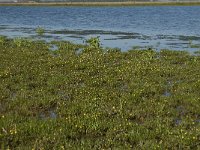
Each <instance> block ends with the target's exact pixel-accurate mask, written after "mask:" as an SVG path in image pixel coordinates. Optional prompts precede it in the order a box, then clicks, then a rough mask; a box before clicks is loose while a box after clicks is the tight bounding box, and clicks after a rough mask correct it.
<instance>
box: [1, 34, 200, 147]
mask: <svg viewBox="0 0 200 150" xmlns="http://www.w3.org/2000/svg"><path fill="white" fill-rule="evenodd" d="M52 44H53V45H57V48H58V49H54V50H50V49H52V47H51V45H52ZM199 54H200V53H199V52H196V53H195V54H191V53H188V52H186V51H172V50H162V51H160V52H156V51H153V50H151V49H149V50H136V49H135V50H128V51H126V52H121V51H120V50H119V49H102V48H101V47H100V45H99V42H98V39H96V38H93V39H90V40H89V41H88V42H87V44H86V45H76V44H72V43H69V42H62V41H60V42H52V43H45V42H41V41H30V40H24V39H14V40H12V39H7V38H3V37H1V38H0V83H1V84H0V114H1V115H0V117H1V119H0V145H1V149H6V148H10V149H200V142H199V141H200V93H199V89H200V69H199V66H200V55H199Z"/></svg>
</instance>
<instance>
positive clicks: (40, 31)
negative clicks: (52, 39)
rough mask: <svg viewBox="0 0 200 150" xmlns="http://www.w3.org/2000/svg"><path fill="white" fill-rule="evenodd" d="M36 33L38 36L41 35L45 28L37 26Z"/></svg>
mask: <svg viewBox="0 0 200 150" xmlns="http://www.w3.org/2000/svg"><path fill="white" fill-rule="evenodd" d="M36 33H37V34H38V35H39V36H43V35H44V33H45V30H44V28H42V27H38V28H36Z"/></svg>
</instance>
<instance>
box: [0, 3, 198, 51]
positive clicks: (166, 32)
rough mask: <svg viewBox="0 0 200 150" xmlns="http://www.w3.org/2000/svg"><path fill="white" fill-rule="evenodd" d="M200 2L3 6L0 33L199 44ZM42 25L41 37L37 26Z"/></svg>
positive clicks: (113, 43)
mask: <svg viewBox="0 0 200 150" xmlns="http://www.w3.org/2000/svg"><path fill="white" fill-rule="evenodd" d="M199 8H200V6H187V7H180V6H174V7H167V6H165V7H163V6H162V7H150V6H149V7H1V8H0V14H1V15H0V35H6V36H8V37H19V36H20V37H30V38H33V39H42V40H43V39H44V40H47V41H51V40H70V41H72V42H76V43H83V41H85V40H86V39H88V38H90V37H94V36H99V37H100V40H101V42H102V46H103V47H118V48H121V49H122V50H128V49H131V48H132V47H140V48H146V47H153V48H154V49H157V50H160V49H174V50H190V51H196V50H199V49H200V48H199V47H200V26H199V24H200V17H199V14H200V9H199ZM38 26H40V27H42V28H44V29H45V35H44V36H42V37H39V36H37V35H36V33H35V30H36V28H37V27H38Z"/></svg>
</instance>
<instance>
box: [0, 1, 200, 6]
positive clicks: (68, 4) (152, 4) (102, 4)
mask: <svg viewBox="0 0 200 150" xmlns="http://www.w3.org/2000/svg"><path fill="white" fill-rule="evenodd" d="M195 5H197V6H198V5H200V2H134V1H127V2H57V3H56V2H48V3H47V2H45V3H37V2H29V3H0V6H195Z"/></svg>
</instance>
